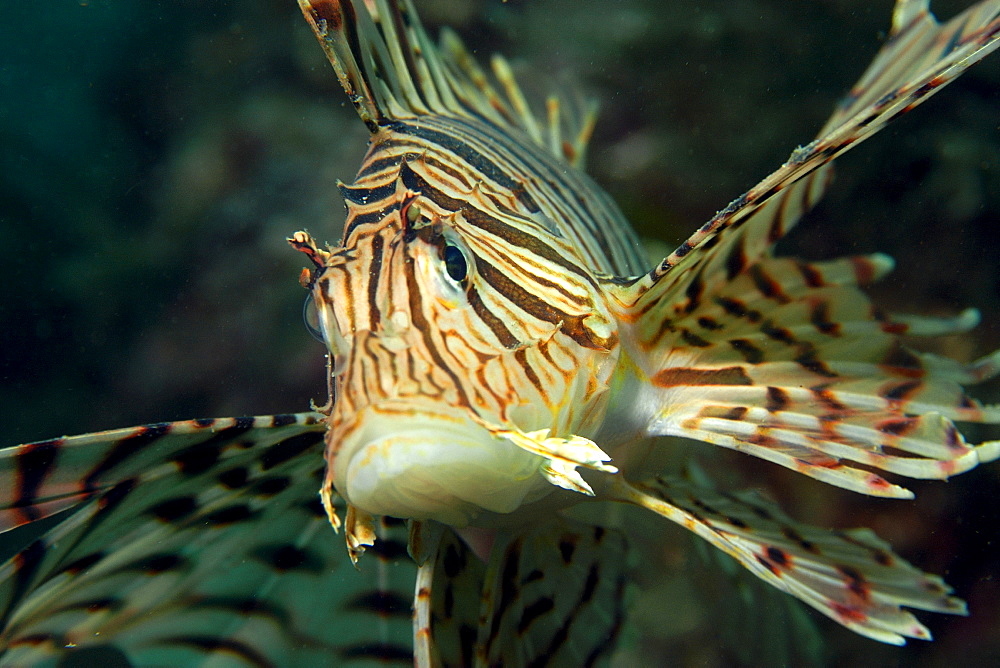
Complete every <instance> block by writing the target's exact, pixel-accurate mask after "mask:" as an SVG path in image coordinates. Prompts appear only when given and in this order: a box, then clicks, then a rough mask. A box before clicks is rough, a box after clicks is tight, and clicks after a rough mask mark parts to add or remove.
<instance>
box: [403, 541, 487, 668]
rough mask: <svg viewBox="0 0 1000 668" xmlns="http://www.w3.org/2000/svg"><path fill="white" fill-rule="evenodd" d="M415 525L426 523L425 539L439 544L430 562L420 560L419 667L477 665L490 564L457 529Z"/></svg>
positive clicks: (416, 602) (416, 634) (417, 601)
mask: <svg viewBox="0 0 1000 668" xmlns="http://www.w3.org/2000/svg"><path fill="white" fill-rule="evenodd" d="M414 524H415V525H416V524H419V525H422V526H421V529H422V533H424V534H425V535H424V536H423V537H422V539H421V540H422V541H423V542H428V539H430V542H432V543H433V546H432V548H433V551H432V552H431V553H430V554H428V555H427V557H428V558H427V559H426V560H423V561H421V559H419V558H418V559H417V562H418V563H419V564H420V567H419V570H418V573H417V587H416V597H415V599H414V615H413V620H414V624H413V625H414V647H415V655H414V663H415V664H416V665H417V666H445V667H449V666H456V667H457V666H471V665H474V662H475V656H476V649H475V641H476V635H477V629H478V627H479V621H480V620H479V602H480V591H481V589H482V586H483V575H484V573H485V564H483V562H482V561H481V560H480V559H479V557H477V556H476V555H475V554H473V552H472V550H470V549H469V547H468V546H467V545H466V544H465V543H464V542H463V541H462V540H461V539H460V538H458V536H456V535H455V534H454V532H453V531H452V530H451V529H449V528H446V527H444V526H443V525H441V524H437V523H436V522H415V523H414ZM428 525H429V526H428ZM412 545H413V542H412V541H411V547H412ZM414 556H415V557H416V555H414Z"/></svg>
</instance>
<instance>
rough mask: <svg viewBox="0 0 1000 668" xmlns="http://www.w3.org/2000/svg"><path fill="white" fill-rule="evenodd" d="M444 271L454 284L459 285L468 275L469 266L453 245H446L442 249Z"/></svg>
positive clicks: (460, 251)
mask: <svg viewBox="0 0 1000 668" xmlns="http://www.w3.org/2000/svg"><path fill="white" fill-rule="evenodd" d="M444 269H445V271H447V272H448V276H449V277H451V280H453V281H455V282H456V283H461V282H462V281H464V280H465V279H466V277H467V276H468V275H469V265H468V263H467V262H466V260H465V253H463V252H462V249H461V248H459V247H458V246H456V245H455V244H451V243H446V244H445V247H444Z"/></svg>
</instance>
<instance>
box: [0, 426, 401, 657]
mask: <svg viewBox="0 0 1000 668" xmlns="http://www.w3.org/2000/svg"><path fill="white" fill-rule="evenodd" d="M320 417H321V416H319V415H318V414H315V413H304V414H300V415H295V416H265V417H258V418H244V419H236V420H226V419H223V420H216V421H212V420H201V421H188V422H179V423H173V424H164V425H155V427H156V429H155V431H156V432H157V434H158V436H157V438H156V439H149V438H148V436H147V437H145V438H146V441H142V442H141V441H140V440H137V439H142V438H143V436H142V435H143V434H149V433H150V431H149V428H142V427H140V428H135V429H130V430H117V431H112V432H103V433H101V434H89V435H85V436H82V437H75V438H70V439H59V441H61V442H62V443H60V444H59V447H66V448H68V449H69V450H68V455H67V458H66V459H64V460H63V459H58V453H57V461H58V463H59V466H56V467H54V468H49V469H48V471H47V473H49V475H50V478H51V482H52V484H53V485H54V487H47V485H48V484H49V482H50V480H48V479H43V480H42V483H41V484H40V485H38V486H37V489H38V490H39V493H38V494H36V495H35V496H34V497H33V498H34V499H44V498H46V494H48V493H49V491H50V490H55V492H56V493H57V494H63V493H64V484H63V483H64V480H63V479H70V478H72V475H73V473H74V472H76V473H86V472H88V471H90V470H92V467H93V462H106V461H108V453H109V452H116V451H117V452H119V453H122V452H125V451H126V450H127V452H128V454H127V455H123V456H121V457H119V458H117V460H118V461H117V463H116V465H115V466H114V467H111V468H110V469H109V470H110V471H112V472H113V473H114V475H113V476H112V475H109V476H106V477H104V478H101V484H100V485H96V486H95V488H94V490H93V491H92V492H88V494H89V495H90V496H89V500H86V501H85V502H84V503H83V505H82V507H80V508H79V509H78V510H77V511H76V512H75V513H74V514H72V515H70V516H69V517H68V518H67V519H65V520H64V521H63V522H62V523H60V524H57V525H56V526H55V527H54V528H52V529H50V530H49V531H48V532H47V533H46V534H44V535H43V536H42V537H41V538H39V539H37V540H36V541H35V542H33V543H32V544H31V545H30V546H29V547H28V548H26V549H25V550H24V551H23V552H21V553H20V554H19V555H17V556H15V557H14V558H13V559H12V560H10V561H9V562H7V563H6V564H4V565H3V566H0V615H2V616H0V619H3V620H4V621H3V631H2V632H0V664H3V665H28V664H30V665H34V664H37V663H39V662H45V661H54V660H57V659H59V658H61V657H64V656H69V655H71V653H72V652H80V651H87V650H88V649H90V648H95V647H111V648H115V649H116V650H118V651H120V652H122V653H123V654H124V655H125V656H127V657H128V658H129V660H130V661H133V662H136V663H138V664H141V665H151V664H157V663H159V664H162V663H163V662H167V663H172V664H173V665H215V664H216V663H217V662H223V663H225V664H226V665H248V666H251V665H252V666H259V665H290V664H301V665H307V664H310V663H315V662H320V663H322V662H323V661H326V660H328V659H329V657H330V656H335V657H339V659H338V660H339V661H340V662H341V663H342V664H345V665H367V664H368V663H369V662H372V661H375V662H381V661H382V660H384V659H388V660H396V661H403V660H404V659H405V662H406V663H409V662H411V661H412V652H411V648H410V646H409V643H408V642H407V640H406V638H407V636H408V631H409V628H410V612H409V610H410V605H409V603H410V593H411V589H410V587H411V583H412V577H413V568H412V565H409V566H408V565H407V564H408V563H409V560H408V559H407V558H406V550H405V540H406V538H405V531H403V533H402V537H400V536H399V535H398V534H399V532H400V531H401V529H399V528H392V527H388V528H385V529H384V530H383V531H384V533H383V540H381V541H380V549H379V550H378V553H379V555H380V557H383V558H380V559H377V560H372V561H370V562H369V563H368V564H366V566H367V568H366V570H364V571H363V572H362V573H360V574H359V573H357V572H356V571H355V570H354V569H352V568H349V567H348V566H347V564H348V563H349V562H348V560H347V559H346V558H345V557H344V555H343V546H342V543H341V541H340V540H339V539H337V537H336V536H335V534H334V533H333V532H332V531H331V530H330V526H329V523H328V521H327V518H326V514H325V512H324V511H323V509H322V507H321V505H320V503H319V499H318V496H317V490H318V489H319V485H320V482H321V479H322V473H323V458H322V451H323V429H324V426H323V425H322V424H321V423H319V422H318V420H319V418H320ZM213 425H214V426H215V427H216V428H219V427H221V428H222V430H221V431H213ZM227 425H228V427H227ZM234 425H242V426H243V427H245V428H243V429H238V430H236V431H233V432H227V431H225V429H227V428H229V429H231V428H232V427H233V426H234ZM220 434H226V436H223V437H219V435H220ZM130 439H131V440H132V441H133V442H132V444H131V445H132V446H137V447H131V448H127V449H123V448H126V446H124V445H123V443H128V442H129V440H130ZM140 442H141V447H138V446H139V444H140ZM199 446H201V448H200V449H199ZM30 447H31V446H20V447H19V448H11V449H8V450H6V451H3V452H2V454H0V461H2V462H4V464H5V466H4V468H3V469H2V473H0V482H2V483H3V484H0V487H2V488H3V489H10V488H11V486H10V485H8V484H7V483H12V484H14V480H15V476H16V473H15V472H16V471H17V467H16V465H14V466H11V463H16V460H17V457H18V453H19V452H22V451H24V450H25V449H26V448H29V451H30ZM88 450H92V451H93V455H94V457H93V462H92V463H91V465H90V466H88V465H87V457H86V454H87V451H88ZM199 455H200V456H199ZM133 456H134V457H135V461H136V462H144V465H143V466H133V465H132V464H133V461H132V459H131V457H133ZM150 458H151V459H152V460H157V461H159V462H160V464H158V465H152V466H150V465H148V464H149V461H147V460H148V459H150ZM180 462H183V464H184V465H181V464H180ZM70 463H72V464H74V465H75V468H74V467H70V466H69V464H70ZM63 465H66V466H65V468H63ZM98 466H99V465H98ZM84 477H85V476H84ZM84 477H81V479H83V478H84ZM6 505H7V510H6V511H5V512H7V513H8V514H9V513H12V512H15V511H14V510H11V506H12V505H13V504H10V503H7V504H6ZM23 507H29V508H30V507H32V506H30V505H29V506H21V507H20V508H23ZM20 508H18V510H19V509H20ZM392 532H395V535H393V534H392ZM383 562H391V565H390V567H388V568H386V567H385V566H384V565H383ZM397 562H399V563H397ZM387 576H388V577H387ZM320 609H321V610H324V611H326V612H327V613H328V614H324V615H317V614H316V610H320ZM400 638H403V641H402V642H400V640H399V639H400ZM82 656H87V655H86V654H83V655H81V657H82Z"/></svg>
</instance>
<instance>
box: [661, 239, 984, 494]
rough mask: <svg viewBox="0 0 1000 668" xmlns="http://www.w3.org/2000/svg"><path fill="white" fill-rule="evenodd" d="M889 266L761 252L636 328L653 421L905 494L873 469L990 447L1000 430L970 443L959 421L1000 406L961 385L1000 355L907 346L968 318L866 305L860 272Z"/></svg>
mask: <svg viewBox="0 0 1000 668" xmlns="http://www.w3.org/2000/svg"><path fill="white" fill-rule="evenodd" d="M890 267H891V262H890V261H889V260H888V258H886V257H885V256H881V255H875V256H871V257H867V258H865V257H856V258H846V259H841V260H835V261H831V262H823V263H811V264H810V263H804V262H800V261H797V260H792V259H778V258H768V259H765V260H763V261H761V262H759V263H757V264H755V265H753V266H752V267H750V268H749V269H747V270H746V271H744V272H743V273H741V274H739V275H738V276H736V277H735V278H734V279H733V280H732V281H731V282H729V283H728V284H726V286H725V288H724V289H723V290H721V291H720V292H719V293H717V294H715V295H711V296H710V297H708V296H706V298H705V299H702V300H701V301H700V304H699V306H698V307H697V308H695V309H693V310H692V311H691V312H689V313H687V314H686V315H685V316H684V317H683V318H681V319H678V320H675V321H668V326H664V327H661V328H658V329H655V330H654V329H653V328H649V329H648V330H646V331H644V332H643V336H644V337H645V338H643V339H642V341H643V344H642V345H643V346H645V347H646V348H648V349H649V353H648V357H647V359H648V361H649V364H650V366H649V368H648V369H646V372H647V373H648V374H649V377H650V380H651V383H652V385H653V386H654V387H655V388H658V389H657V390H655V392H658V394H657V395H656V396H657V397H658V399H657V401H658V403H659V404H660V405H661V406H663V409H662V410H661V412H660V414H659V415H658V416H657V417H656V418H655V419H654V421H653V423H652V424H651V426H650V431H651V432H652V433H657V434H667V435H672V436H684V437H687V438H692V439H696V440H700V441H706V442H708V443H713V444H716V445H721V446H724V447H729V448H733V449H736V450H740V451H743V452H747V453H749V454H753V455H755V456H757V457H761V458H763V459H767V460H769V461H772V462H775V463H778V464H781V465H782V466H785V467H787V468H790V469H792V470H796V471H800V472H802V473H805V474H806V475H809V476H811V477H814V478H816V479H818V480H822V481H824V482H828V483H831V484H834V485H838V486H840V487H844V488H847V489H852V490H854V491H858V492H862V493H865V494H871V495H875V496H889V497H900V498H908V497H910V496H911V494H910V492H909V491H908V490H906V489H904V488H902V487H899V486H897V485H893V484H891V483H889V482H887V481H886V480H885V479H884V478H882V477H881V476H879V475H878V474H876V473H874V472H873V471H872V469H875V470H882V471H887V472H891V473H896V474H899V475H903V476H908V477H912V478H939V479H940V478H947V477H949V476H951V475H955V474H958V473H961V472H963V471H967V470H968V469H970V468H972V467H974V466H976V465H977V464H978V463H980V462H982V461H988V460H991V459H995V458H996V457H997V456H998V454H1000V442H996V441H992V442H987V443H984V444H983V445H980V446H972V445H969V444H968V443H966V442H965V440H964V439H963V437H962V435H961V434H960V433H959V432H958V430H957V429H956V428H955V426H954V424H953V421H955V420H957V421H968V422H987V423H994V424H995V423H1000V407H997V406H982V405H980V404H978V403H977V402H975V401H974V400H972V399H970V398H969V397H967V396H966V395H965V393H964V391H963V386H964V385H968V384H971V383H975V382H978V381H980V380H983V379H984V377H986V376H988V375H990V374H993V373H995V372H996V362H997V360H1000V355H997V354H994V355H992V356H990V357H987V358H986V359H985V360H982V361H980V362H978V363H975V364H973V365H970V366H964V365H961V364H959V363H957V362H954V361H952V360H948V359H945V358H941V357H937V356H934V355H930V354H918V353H914V352H912V351H910V350H909V349H907V348H906V347H905V346H903V344H902V343H901V342H900V338H899V336H900V335H901V334H905V333H911V334H912V333H924V332H926V333H931V334H939V333H944V332H947V331H960V330H962V329H965V328H966V327H967V326H968V325H969V324H970V322H969V320H970V319H969V318H968V317H964V318H961V317H960V318H958V319H954V320H950V321H949V320H945V321H940V322H937V323H933V321H932V320H930V319H922V320H919V319H918V320H910V321H905V320H899V321H897V320H894V319H892V318H889V317H886V316H884V315H881V314H879V313H878V312H876V311H874V310H873V308H872V307H871V305H870V303H869V301H868V298H867V297H866V296H865V295H864V293H863V292H861V291H860V290H859V289H857V287H856V286H857V285H859V284H861V285H863V284H865V283H866V282H868V281H870V280H873V279H875V278H878V277H879V276H880V275H882V274H883V273H885V272H886V271H888V269H889V268H890ZM974 321H975V318H972V322H974ZM932 323H933V324H932Z"/></svg>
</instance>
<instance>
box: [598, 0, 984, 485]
mask: <svg viewBox="0 0 1000 668" xmlns="http://www.w3.org/2000/svg"><path fill="white" fill-rule="evenodd" d="M998 37H1000V2H998V1H997V0H987V1H984V2H980V3H979V4H977V5H975V6H973V7H971V8H969V9H968V10H966V11H965V12H963V13H961V14H959V15H958V16H956V17H955V18H953V19H952V20H950V21H948V22H947V23H946V24H944V25H941V24H938V23H937V21H936V20H934V18H933V16H932V15H931V14H930V13H929V12H928V11H927V3H926V2H924V1H922V0H899V1H898V2H897V4H896V12H895V14H894V19H893V28H892V33H891V34H890V38H889V40H888V42H887V43H886V44H885V45H884V46H883V48H882V49H881V50H880V52H879V54H878V55H877V56H876V59H875V61H874V62H873V64H872V65H871V67H869V68H868V70H867V71H866V72H865V73H864V74H863V75H862V77H861V79H860V80H859V82H858V84H856V86H855V87H854V89H853V90H852V92H851V95H850V96H849V97H848V98H847V99H846V100H845V101H844V102H842V103H841V105H840V106H839V107H838V108H837V110H836V111H835V112H834V114H833V116H832V117H831V119H830V121H829V122H828V123H827V125H826V126H825V127H824V130H823V132H822V133H821V136H820V138H819V139H817V140H816V141H814V142H813V143H811V144H810V145H809V146H808V147H805V148H803V149H800V150H799V151H797V152H796V154H795V155H793V158H792V159H791V160H790V161H789V162H788V163H786V164H785V165H784V166H783V167H782V168H781V169H779V170H778V171H777V172H775V173H774V174H772V175H771V176H769V177H767V178H766V179H765V180H764V181H763V182H761V184H759V185H758V186H755V187H754V188H753V189H752V190H751V191H750V192H749V193H747V194H746V195H744V196H743V197H742V198H740V199H739V200H737V201H736V202H734V203H733V204H732V205H731V206H730V207H728V208H727V209H726V210H724V211H722V212H720V213H719V214H718V215H717V216H716V217H715V218H714V219H713V220H712V221H710V222H709V223H708V224H706V225H705V226H703V227H702V229H701V230H699V231H698V232H696V233H695V234H694V235H693V236H692V237H691V238H690V239H689V240H688V242H686V243H685V244H684V245H682V246H681V247H680V248H679V249H678V250H677V251H675V252H674V254H672V255H671V256H669V257H668V258H667V259H666V260H664V262H663V263H661V265H660V266H659V267H658V268H657V269H654V271H653V272H651V273H650V274H649V275H647V276H646V277H643V278H641V279H639V280H638V281H637V282H636V283H634V284H632V285H623V286H618V287H616V286H611V287H610V290H611V291H612V293H613V294H616V295H617V298H618V299H619V300H620V302H621V304H622V306H621V308H622V318H623V320H625V321H627V322H632V323H634V327H633V330H632V332H631V333H630V337H631V342H630V343H631V345H632V347H633V349H634V351H635V352H634V355H635V356H636V363H637V364H638V365H639V366H640V367H641V369H642V371H643V372H644V373H645V375H646V377H647V378H649V380H650V381H651V384H652V385H653V386H654V387H655V388H658V389H655V390H652V391H651V392H650V396H649V398H648V401H649V403H651V404H658V405H659V406H660V407H661V408H660V409H659V410H655V409H654V412H655V413H656V415H655V416H654V418H653V420H652V421H651V422H650V424H649V428H648V433H650V434H668V435H674V436H684V437H687V438H692V439H695V440H700V441H705V442H709V443H713V444H715V445H721V446H724V447H729V448H734V449H737V450H741V451H744V452H748V453H750V454H753V455H755V456H758V457H762V458H764V459H767V460H769V461H773V462H776V463H779V464H781V465H782V466H786V467H788V468H790V469H793V470H797V471H801V472H803V473H805V474H807V475H810V476H812V477H814V478H817V479H819V480H823V481H826V482H829V483H831V484H835V485H839V486H841V487H845V488H848V489H852V490H855V491H859V492H862V493H866V494H872V495H877V496H892V497H903V498H905V497H908V496H910V493H909V492H908V491H907V490H905V489H904V488H902V487H899V486H897V485H894V484H891V483H889V482H887V481H886V480H885V479H884V478H882V477H881V476H880V475H878V474H876V473H873V472H872V471H871V470H868V469H882V470H885V471H890V472H894V473H897V474H901V475H905V476H909V477H916V478H947V477H948V476H950V475H954V474H956V473H960V472H962V471H966V470H968V469H970V468H972V467H974V466H976V465H977V464H978V463H980V462H982V461H988V460H992V459H995V458H997V457H998V456H1000V442H997V441H991V442H987V443H984V444H982V445H981V446H979V447H972V446H970V445H969V444H967V443H966V442H965V441H964V439H963V438H962V436H961V434H960V433H959V432H958V430H957V429H956V428H955V426H954V424H953V422H954V421H968V422H986V423H994V424H995V423H998V422H1000V407H994V406H985V407H984V406H981V405H980V404H978V403H977V402H975V401H973V400H972V399H970V398H969V397H967V396H966V395H965V393H964V391H963V389H962V388H963V386H966V385H969V384H973V383H976V382H980V381H982V380H985V379H987V378H990V377H992V376H994V375H996V373H997V372H998V370H1000V353H994V354H993V355H989V356H987V357H985V358H983V359H982V360H979V361H977V362H974V363H973V364H971V365H968V366H962V365H959V364H958V363H955V362H951V361H949V360H945V359H942V358H939V357H935V356H933V355H918V354H917V353H914V352H912V351H910V350H909V349H907V348H906V347H905V346H904V345H903V343H902V342H901V339H900V337H901V336H903V335H935V334H943V333H949V332H958V331H964V330H966V329H968V328H969V327H971V326H973V325H974V324H975V323H976V322H977V321H978V316H977V315H976V314H975V312H972V311H969V312H966V313H964V314H962V315H961V316H959V317H957V318H951V319H943V320H935V319H931V318H914V317H889V316H886V315H884V314H882V313H880V312H879V311H877V310H876V309H874V308H873V307H872V306H871V304H870V303H869V301H868V299H867V298H866V297H865V296H864V294H863V293H862V292H861V291H860V290H858V287H859V286H862V287H863V286H864V285H867V284H869V283H871V282H872V281H874V280H877V279H878V278H879V277H881V276H883V275H884V274H886V273H887V272H888V271H889V270H890V269H891V268H892V261H891V260H890V259H889V258H887V257H885V256H881V255H875V256H871V257H868V258H851V259H845V260H840V261H832V262H824V263H808V262H800V261H796V260H791V259H777V258H774V257H773V254H772V251H773V246H774V244H775V243H776V242H777V241H778V240H779V239H780V238H781V236H782V235H783V234H784V233H785V232H786V231H787V230H788V229H789V228H790V227H791V225H793V224H794V223H795V221H796V220H797V217H798V214H800V213H801V212H802V211H804V210H805V209H806V208H808V206H809V205H810V204H811V203H812V202H813V201H815V199H816V198H818V197H819V196H820V195H821V193H822V189H823V186H824V183H825V180H826V178H827V176H828V172H827V170H828V169H829V166H828V165H827V163H828V162H829V161H830V160H832V159H833V158H834V157H836V156H837V155H839V154H840V153H842V152H843V151H845V150H847V149H848V148H849V147H850V146H852V145H854V144H855V143H857V142H858V141H860V140H861V139H863V138H865V137H867V136H869V135H870V134H872V133H873V132H874V131H876V130H877V129H879V128H880V127H882V126H884V125H885V124H886V123H888V122H889V121H890V120H892V119H893V118H894V117H895V116H897V115H899V114H901V113H903V112H905V111H907V110H909V109H911V108H912V107H914V106H916V105H917V104H919V103H920V102H922V101H923V100H924V99H926V98H927V96H929V95H930V94H932V93H934V92H936V91H937V90H939V89H940V88H942V87H943V86H944V85H946V84H947V83H948V82H950V81H951V80H953V79H954V78H955V77H956V76H958V75H959V74H960V73H961V72H962V71H964V69H965V68H966V67H968V66H970V65H971V64H973V63H975V62H977V61H978V60H979V59H981V58H982V57H984V56H985V55H987V54H988V53H990V52H991V51H992V50H994V49H995V48H996V46H997V44H998V42H997V38H998ZM623 340H624V337H623Z"/></svg>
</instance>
